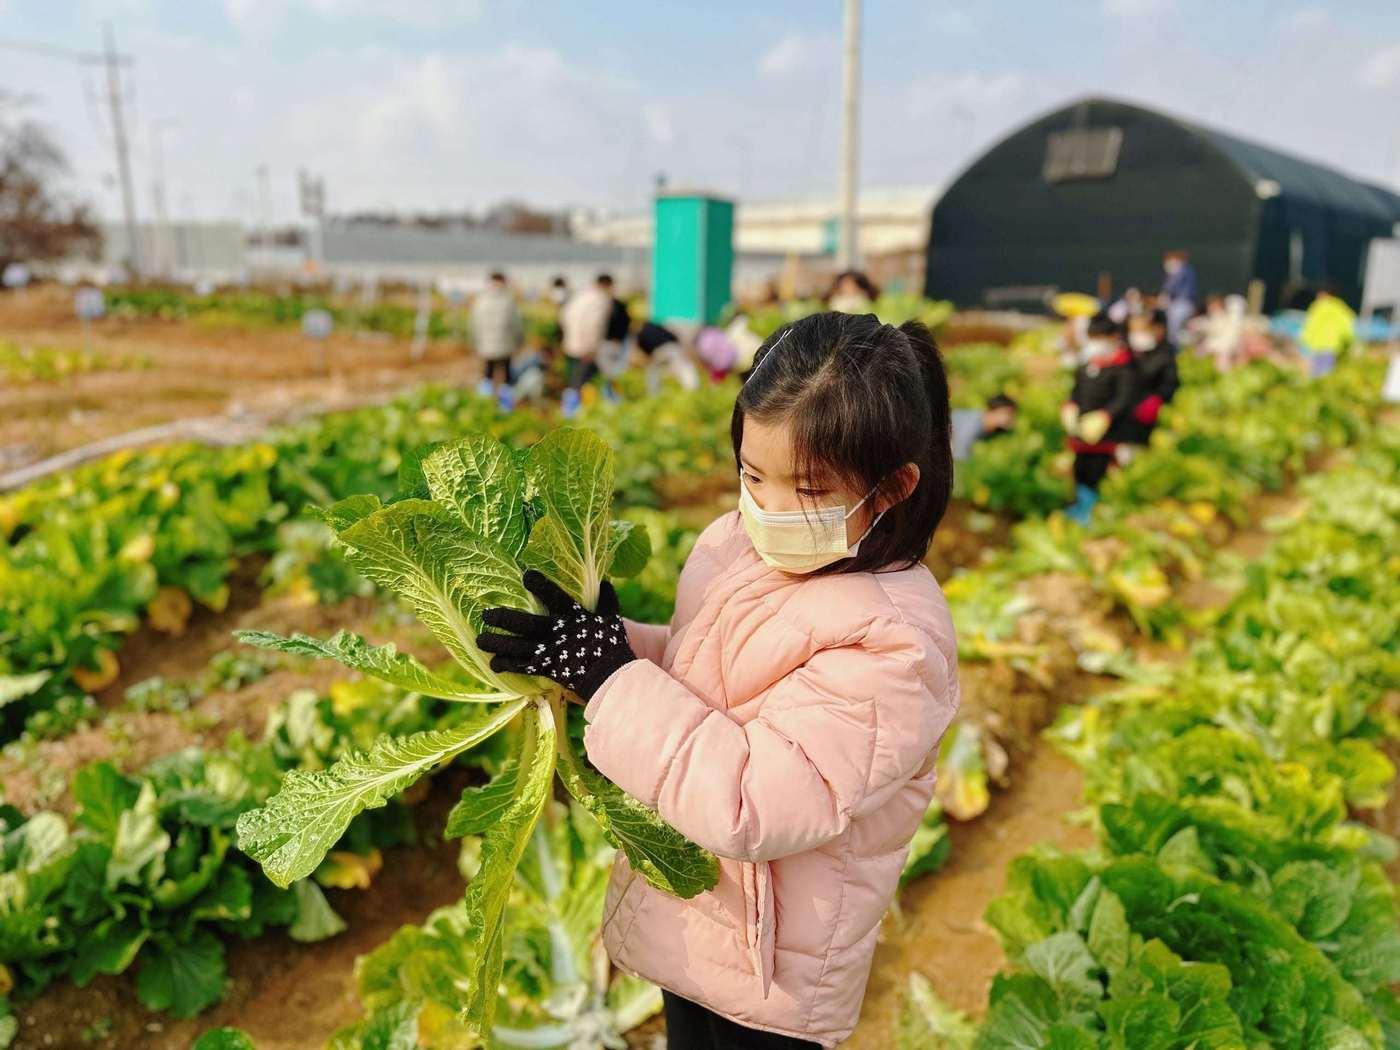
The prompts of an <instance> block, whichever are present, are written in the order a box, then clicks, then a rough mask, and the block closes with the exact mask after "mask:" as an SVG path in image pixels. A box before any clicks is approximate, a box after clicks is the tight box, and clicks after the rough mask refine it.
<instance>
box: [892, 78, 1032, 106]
mask: <svg viewBox="0 0 1400 1050" xmlns="http://www.w3.org/2000/svg"><path fill="white" fill-rule="evenodd" d="M1027 86H1028V85H1027V81H1026V78H1025V77H1023V76H1022V75H1021V74H1019V73H957V74H953V75H949V74H944V73H933V74H929V75H928V76H924V77H920V78H918V79H917V80H914V81H912V82H911V83H910V84H909V87H908V88H907V89H906V97H907V99H908V105H909V112H910V113H911V115H913V116H934V115H937V114H940V113H943V114H947V113H952V112H970V113H976V112H977V111H978V110H980V109H996V108H1000V107H1004V106H1006V105H1008V104H1013V103H1015V102H1017V101H1018V100H1020V99H1021V98H1022V97H1023V96H1024V95H1025V94H1026V93H1027Z"/></svg>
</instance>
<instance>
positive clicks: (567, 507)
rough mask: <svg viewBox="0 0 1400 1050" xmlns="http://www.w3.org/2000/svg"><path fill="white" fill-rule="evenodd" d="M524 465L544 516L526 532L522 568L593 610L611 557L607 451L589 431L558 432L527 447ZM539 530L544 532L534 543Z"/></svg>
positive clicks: (610, 457) (610, 474) (610, 487)
mask: <svg viewBox="0 0 1400 1050" xmlns="http://www.w3.org/2000/svg"><path fill="white" fill-rule="evenodd" d="M525 464H526V471H527V473H528V475H529V480H530V484H531V487H532V489H533V491H534V493H535V494H536V496H537V497H538V499H539V501H540V503H541V504H542V505H543V506H544V508H545V512H546V513H545V516H544V518H542V519H541V520H540V521H538V522H536V523H535V527H534V529H533V530H531V532H530V543H529V544H527V546H526V551H525V563H526V564H527V565H529V566H531V567H534V568H537V569H539V570H540V571H541V572H543V573H545V575H547V576H550V577H551V579H553V580H554V581H555V582H556V583H558V584H559V585H560V586H561V587H563V588H564V589H565V590H566V591H568V592H569V593H570V594H572V595H573V596H574V597H575V598H576V599H578V601H579V602H580V603H581V604H582V605H583V606H584V607H585V608H587V609H592V608H595V607H596V606H597V604H598V588H599V587H600V586H601V585H602V582H603V575H604V573H605V572H606V571H607V560H608V558H609V556H610V554H611V545H610V542H609V537H610V524H611V523H610V521H609V511H610V510H611V508H612V499H613V488H614V485H615V468H614V465H613V453H612V449H610V448H608V446H607V444H606V443H605V442H604V441H603V440H602V438H600V437H598V436H597V435H596V434H594V433H591V432H590V431H587V430H573V429H568V428H561V429H559V430H553V431H550V432H549V433H548V434H546V435H545V436H544V437H543V438H541V439H540V440H539V441H537V442H536V443H535V444H534V445H532V446H531V448H530V451H529V453H528V455H527V456H526V460H525ZM546 522H549V523H550V524H548V525H546V524H545V523H546ZM542 525H543V526H544V528H545V532H544V534H542V536H541V537H540V539H538V540H537V539H536V533H538V532H540V530H541V526H542ZM546 565H549V566H553V567H554V569H555V571H557V573H558V575H554V574H553V573H552V572H551V571H550V569H549V568H546V567H545V566H546Z"/></svg>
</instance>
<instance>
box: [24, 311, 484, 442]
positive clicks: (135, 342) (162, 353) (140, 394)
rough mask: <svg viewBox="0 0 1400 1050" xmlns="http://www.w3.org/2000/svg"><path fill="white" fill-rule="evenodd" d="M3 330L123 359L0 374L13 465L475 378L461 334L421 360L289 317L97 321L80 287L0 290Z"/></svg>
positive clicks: (380, 339)
mask: <svg viewBox="0 0 1400 1050" xmlns="http://www.w3.org/2000/svg"><path fill="white" fill-rule="evenodd" d="M0 339H4V340H13V341H15V342H17V343H19V344H20V345H35V346H37V345H48V346H55V347H62V348H67V349H82V348H85V347H91V349H92V350H93V351H94V352H95V353H97V354H100V355H102V356H103V357H105V358H107V359H109V360H110V361H111V362H112V363H113V364H115V365H120V364H121V363H122V362H123V361H131V360H145V361H147V362H149V365H148V367H144V368H121V367H117V368H114V369H112V370H107V371H95V372H88V373H84V374H80V375H75V376H69V377H67V378H64V379H61V380H56V381H52V382H40V381H35V382H22V383H17V382H6V383H3V384H0V469H13V468H15V467H20V466H24V465H26V464H29V463H32V462H35V461H37V460H39V459H42V458H44V457H47V456H51V455H54V454H55V453H57V452H61V451H64V450H66V449H70V448H74V447H77V446H79V445H84V444H87V443H88V442H91V441H95V440H97V439H99V438H104V437H110V436H112V435H114V434H119V433H123V432H125V431H129V430H135V429H138V428H141V427H145V426H151V425H153V424H156V423H164V422H169V421H171V420H176V419H186V418H191V417H200V416H213V415H220V414H223V413H226V412H231V411H237V410H239V409H247V410H252V411H256V412H257V413H259V414H268V415H276V414H279V413H282V412H291V411H294V410H297V409H300V408H303V407H305V406H308V405H315V406H317V408H318V409H323V410H326V411H329V410H332V409H336V408H349V407H352V406H354V405H356V404H360V403H363V402H365V401H369V400H376V399H378V398H381V397H383V396H384V395H385V394H386V393H390V392H392V391H394V390H397V389H404V388H408V387H412V386H417V385H420V384H422V383H425V382H428V381H432V380H440V381H447V382H456V383H468V382H472V381H474V380H475V379H476V378H477V376H479V375H480V366H479V364H478V362H477V361H476V359H475V358H474V357H472V356H471V355H470V353H469V352H468V351H467V349H466V348H465V347H464V346H462V345H461V344H460V343H456V342H452V341H449V340H436V341H433V342H430V343H429V344H428V346H427V349H426V351H425V352H424V354H423V356H422V357H421V358H420V359H418V360H416V361H415V360H413V359H412V358H411V355H410V343H409V341H408V340H404V339H393V338H390V337H388V336H382V335H373V334H366V335H362V334H358V333H337V334H334V335H332V336H331V337H330V338H329V339H326V340H324V341H323V342H320V343H313V342H312V341H310V340H308V339H306V338H305V337H303V336H302V335H301V333H300V331H298V330H296V329H289V328H258V329H248V328H211V327H209V326H207V325H205V324H202V323H200V322H199V321H197V320H174V321H163V320H159V319H141V320H131V321H127V320H119V319H115V318H107V319H104V320H101V321H97V322H94V323H93V324H92V326H91V329H90V331H89V332H88V333H86V334H85V333H84V331H83V328H82V325H81V324H80V323H79V322H78V321H77V320H76V319H75V318H74V316H73V310H72V300H71V292H70V291H68V290H67V289H61V288H36V289H32V290H30V291H29V292H28V293H27V294H26V295H25V296H24V298H23V299H19V298H16V297H14V296H0Z"/></svg>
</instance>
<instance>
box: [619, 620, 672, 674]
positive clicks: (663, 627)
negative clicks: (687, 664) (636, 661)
mask: <svg viewBox="0 0 1400 1050" xmlns="http://www.w3.org/2000/svg"><path fill="white" fill-rule="evenodd" d="M622 625H623V626H624V627H625V628H627V644H628V645H630V646H631V647H632V651H633V652H634V653H636V654H637V656H638V657H639V658H640V659H642V660H650V661H651V662H652V663H654V664H659V663H660V662H661V660H662V658H663V657H664V656H665V655H666V643H667V642H668V641H670V639H671V627H670V625H669V624H664V623H638V622H637V621H636V620H629V619H627V618H626V617H624V618H623V620H622Z"/></svg>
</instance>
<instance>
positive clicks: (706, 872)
mask: <svg viewBox="0 0 1400 1050" xmlns="http://www.w3.org/2000/svg"><path fill="white" fill-rule="evenodd" d="M562 703H563V701H562V700H559V699H557V698H556V699H555V700H554V701H553V707H554V711H555V716H556V719H557V721H558V722H559V725H560V726H561V731H560V734H559V777H560V779H561V780H563V781H564V786H565V787H566V788H568V790H569V794H571V795H573V797H574V798H576V799H577V800H578V801H579V802H580V803H582V804H583V807H584V808H585V809H587V810H588V812H589V813H590V814H592V816H593V819H594V820H596V821H597V822H598V823H599V825H600V826H601V827H602V829H603V832H604V834H605V835H606V836H607V838H608V841H609V842H611V843H612V844H613V845H614V846H616V847H618V849H620V850H622V852H623V853H625V854H626V855H627V860H628V862H629V863H630V864H631V865H632V868H633V869H634V870H635V871H636V872H638V873H639V874H640V875H641V876H642V877H643V878H645V879H646V880H647V882H649V883H651V884H652V885H653V886H655V887H656V888H657V889H660V890H664V891H665V892H667V893H670V894H672V895H673V896H676V897H680V898H682V899H689V898H691V897H694V896H695V895H696V894H699V893H703V892H705V891H706V890H708V889H711V888H712V887H713V886H714V885H715V883H716V882H718V881H719V861H718V860H716V859H715V857H714V855H713V854H711V853H709V852H708V851H706V850H704V849H702V848H701V847H699V846H697V845H696V844H695V843H693V842H691V841H690V840H689V839H688V838H686V837H685V836H684V835H682V834H681V833H680V832H679V831H677V830H676V829H675V828H673V827H671V825H670V824H667V823H666V822H665V821H664V820H662V819H661V818H660V817H659V816H657V814H656V813H655V811H653V810H651V809H648V808H647V807H646V806H644V805H642V803H640V802H638V801H637V800H636V799H634V798H633V797H632V796H631V795H628V794H627V793H626V792H624V791H623V790H622V789H621V788H620V787H618V786H617V785H616V784H614V783H613V782H612V781H611V780H609V779H607V777H605V776H603V775H602V774H600V773H598V772H597V771H596V770H594V769H592V768H591V767H590V766H589V765H588V764H587V763H586V762H584V761H582V760H580V759H579V757H578V755H577V754H576V753H575V752H574V750H573V745H572V744H571V743H570V741H569V737H568V734H567V733H566V732H564V731H562V727H563V725H564V711H563V708H562V706H561V705H562Z"/></svg>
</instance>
